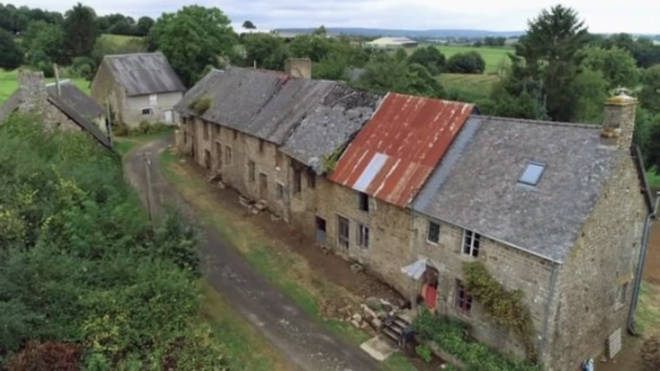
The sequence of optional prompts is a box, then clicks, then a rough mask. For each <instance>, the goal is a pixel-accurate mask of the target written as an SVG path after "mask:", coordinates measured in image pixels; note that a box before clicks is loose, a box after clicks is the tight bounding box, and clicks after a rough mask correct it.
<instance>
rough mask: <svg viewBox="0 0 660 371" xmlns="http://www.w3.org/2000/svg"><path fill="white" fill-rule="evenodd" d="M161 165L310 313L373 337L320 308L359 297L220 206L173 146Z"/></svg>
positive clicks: (351, 335)
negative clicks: (331, 300)
mask: <svg viewBox="0 0 660 371" xmlns="http://www.w3.org/2000/svg"><path fill="white" fill-rule="evenodd" d="M161 166H162V167H163V172H164V174H165V177H166V178H167V180H168V181H169V182H171V184H173V185H174V186H175V187H177V188H178V189H179V191H180V192H181V193H182V194H183V196H184V198H186V200H187V201H188V202H190V203H191V204H192V205H193V206H194V207H195V209H196V210H197V212H198V213H199V214H200V215H201V216H202V218H203V220H204V221H205V222H206V223H208V225H210V226H211V227H213V228H214V229H215V230H216V231H217V232H218V233H219V234H220V236H221V237H222V238H223V239H224V240H226V241H227V242H228V243H229V244H230V245H232V246H233V247H234V248H236V249H237V250H238V251H239V252H241V254H242V255H243V256H244V257H245V258H246V259H247V261H248V262H249V263H250V264H251V265H252V266H253V267H254V268H255V269H256V270H257V271H259V273H261V274H262V275H263V276H264V277H265V278H266V279H268V280H269V281H270V282H272V283H273V284H275V285H276V286H277V287H278V288H280V289H281V290H282V291H283V292H284V293H285V294H286V295H287V296H289V297H290V298H291V299H292V300H294V301H295V302H296V304H298V306H300V308H301V309H302V310H303V311H304V312H305V313H306V314H308V315H310V316H312V317H314V318H316V319H318V320H320V321H322V322H323V323H324V324H326V325H327V327H328V329H329V330H330V331H332V332H333V333H335V334H336V335H338V336H340V337H341V338H343V339H345V340H346V341H348V342H350V343H353V344H359V343H361V342H363V341H365V340H367V339H368V338H369V335H368V334H367V333H365V332H364V331H362V330H358V329H356V328H355V327H353V326H351V325H350V324H348V323H345V322H341V321H335V320H331V319H326V318H324V317H323V315H322V308H321V307H322V305H323V302H324V299H325V298H337V297H341V298H344V299H345V300H346V301H347V302H349V303H350V302H352V303H351V304H356V303H357V299H356V298H354V297H352V295H351V294H350V293H348V292H347V291H346V289H344V288H343V287H339V286H337V285H334V284H332V283H330V282H328V281H325V280H323V279H322V277H315V276H314V273H313V270H312V269H311V268H310V267H309V266H308V264H307V263H306V261H305V260H304V258H302V257H300V256H299V255H298V254H296V253H295V252H293V251H291V250H290V249H289V248H288V247H286V246H284V245H282V244H281V243H280V242H278V241H273V239H272V238H270V237H269V236H267V235H266V234H265V232H264V231H263V230H261V229H260V228H259V227H257V226H256V225H254V224H253V223H251V222H250V221H249V220H247V219H245V218H239V217H236V215H234V214H233V213H232V212H231V211H230V210H227V209H225V208H223V207H218V202H217V201H215V200H213V195H212V194H211V193H210V189H209V188H208V187H209V186H208V184H207V183H206V182H205V181H204V180H203V179H201V177H199V176H198V175H196V174H191V173H190V172H189V171H187V170H186V169H185V168H183V167H182V166H181V165H180V164H179V162H178V157H177V156H176V155H173V154H172V152H171V151H164V152H163V154H162V155H161Z"/></svg>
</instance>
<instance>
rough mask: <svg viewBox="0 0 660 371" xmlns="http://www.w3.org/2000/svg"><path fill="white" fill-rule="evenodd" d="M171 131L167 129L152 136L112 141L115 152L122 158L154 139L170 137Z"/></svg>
mask: <svg viewBox="0 0 660 371" xmlns="http://www.w3.org/2000/svg"><path fill="white" fill-rule="evenodd" d="M172 131H173V129H167V130H163V131H161V132H158V133H153V134H142V135H129V136H122V137H114V138H113V139H114V144H115V149H116V150H117V152H119V154H120V155H122V156H124V155H126V154H127V153H128V152H130V151H131V150H132V149H133V148H135V147H139V146H140V145H142V144H144V143H147V142H150V141H152V140H154V139H159V138H163V137H166V136H168V135H170V134H171V133H172Z"/></svg>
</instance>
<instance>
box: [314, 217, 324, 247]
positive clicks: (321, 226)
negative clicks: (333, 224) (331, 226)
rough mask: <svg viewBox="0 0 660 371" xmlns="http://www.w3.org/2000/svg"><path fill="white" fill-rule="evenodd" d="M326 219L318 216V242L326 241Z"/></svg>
mask: <svg viewBox="0 0 660 371" xmlns="http://www.w3.org/2000/svg"><path fill="white" fill-rule="evenodd" d="M325 228H326V227H325V219H323V218H319V217H318V216H317V217H316V242H318V243H322V244H324V243H325V237H326V229H325Z"/></svg>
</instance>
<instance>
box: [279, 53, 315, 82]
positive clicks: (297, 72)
mask: <svg viewBox="0 0 660 371" xmlns="http://www.w3.org/2000/svg"><path fill="white" fill-rule="evenodd" d="M284 72H286V73H287V74H288V75H289V76H291V77H295V78H298V79H311V78H312V60H311V59H309V58H289V59H287V60H286V62H284Z"/></svg>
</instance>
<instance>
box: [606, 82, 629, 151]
mask: <svg viewBox="0 0 660 371" xmlns="http://www.w3.org/2000/svg"><path fill="white" fill-rule="evenodd" d="M636 107H637V99H635V98H633V97H630V96H628V95H626V94H624V93H622V94H619V95H617V96H614V97H611V98H610V99H608V100H607V102H606V103H605V117H604V118H603V129H602V131H601V133H600V135H601V136H602V137H603V138H605V139H606V141H607V142H608V143H609V144H612V145H616V146H617V147H619V148H620V149H629V148H630V146H632V137H633V131H634V130H635V108H636Z"/></svg>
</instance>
